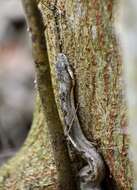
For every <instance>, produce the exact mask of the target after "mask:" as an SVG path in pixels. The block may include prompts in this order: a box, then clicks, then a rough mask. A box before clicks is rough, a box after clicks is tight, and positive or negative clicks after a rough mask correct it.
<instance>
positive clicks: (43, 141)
mask: <svg viewBox="0 0 137 190" xmlns="http://www.w3.org/2000/svg"><path fill="white" fill-rule="evenodd" d="M114 6H115V1H112V0H105V1H104V0H101V1H99V0H90V1H89V0H87V1H80V0H79V1H78V0H73V1H72V0H69V1H65V0H58V1H56V0H55V1H52V0H50V1H48V0H41V1H40V2H39V7H40V10H41V12H42V14H43V18H44V24H45V35H46V40H47V50H48V58H49V63H50V69H51V79H52V86H53V88H54V94H55V99H56V103H57V107H58V110H59V113H60V118H61V120H62V121H63V116H62V113H61V109H60V100H59V93H58V80H57V75H56V71H55V65H56V62H57V61H56V60H57V55H58V54H59V53H60V52H62V53H64V54H65V55H67V57H68V60H69V62H70V64H71V65H72V67H73V68H74V73H75V79H76V88H75V102H76V105H78V110H77V114H78V117H79V120H80V124H81V126H82V129H83V131H84V133H85V135H86V136H87V138H88V139H89V140H90V141H91V142H94V143H95V144H96V146H97V149H98V150H99V152H100V153H101V155H102V157H103V159H104V161H105V164H106V176H105V181H104V184H103V185H104V187H105V189H109V190H110V189H121V190H122V189H127V190H128V189H132V170H131V165H130V163H129V159H128V155H127V153H128V144H129V143H128V137H127V135H126V129H127V117H126V116H127V113H126V106H125V100H124V97H123V90H122V88H123V79H122V65H121V57H120V55H119V52H118V46H117V43H116V38H115V34H114V29H113V22H114V16H113V10H114ZM43 77H45V79H44V80H46V77H47V76H46V75H43ZM38 85H39V83H38ZM39 90H40V89H39ZM42 96H44V94H42V95H40V97H41V99H42V98H43V97H42ZM45 96H46V95H45ZM42 104H44V101H42ZM43 106H45V105H43ZM48 106H49V105H48ZM36 107H37V108H36V112H35V115H34V122H33V127H32V129H31V132H30V134H29V136H28V139H27V141H26V143H25V145H24V147H23V149H22V150H21V151H20V152H19V153H18V154H17V156H16V157H15V158H13V159H11V160H10V161H9V164H8V165H5V166H4V167H3V168H2V170H1V173H0V174H1V176H3V177H1V178H0V182H1V187H2V189H8V188H9V187H10V189H21V190H22V189H57V174H56V170H55V164H54V161H53V154H52V151H51V146H50V143H49V137H48V136H47V135H48V132H47V128H46V126H45V124H44V123H45V120H44V118H43V114H42V110H41V105H40V101H38V102H37V106H36ZM44 113H45V111H44ZM45 117H46V115H45ZM47 123H48V122H47ZM48 124H49V123H48ZM48 124H47V125H48ZM48 127H49V126H48ZM50 137H51V135H50ZM51 141H53V139H52V140H51ZM52 143H53V142H52ZM53 152H54V153H55V150H54V149H53ZM24 155H25V156H24ZM64 167H65V164H64ZM48 187H49V188H48ZM66 189H67V188H66ZM66 189H63V190H66Z"/></svg>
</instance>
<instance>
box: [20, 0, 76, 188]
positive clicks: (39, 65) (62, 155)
mask: <svg viewBox="0 0 137 190" xmlns="http://www.w3.org/2000/svg"><path fill="white" fill-rule="evenodd" d="M22 2H23V5H24V9H25V12H26V16H27V21H28V25H29V28H30V31H31V33H32V46H33V56H34V62H35V66H36V74H37V84H38V90H39V93H40V98H41V102H42V105H43V110H44V115H45V118H46V122H47V126H48V129H49V133H50V138H51V142H52V147H53V153H54V158H55V162H56V167H57V171H58V179H59V189H61V190H76V187H75V182H74V178H73V175H72V170H71V164H70V159H69V155H68V150H67V146H66V141H65V138H64V134H63V128H62V125H61V121H60V118H59V114H58V110H57V106H56V103H55V97H54V93H53V87H52V82H51V74H50V65H49V59H48V52H47V47H46V40H45V36H44V24H43V20H42V16H41V14H40V11H39V9H38V7H37V3H36V0H22Z"/></svg>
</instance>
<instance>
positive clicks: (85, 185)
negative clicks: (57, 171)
mask: <svg viewBox="0 0 137 190" xmlns="http://www.w3.org/2000/svg"><path fill="white" fill-rule="evenodd" d="M56 70H57V75H58V80H59V93H60V98H61V108H62V111H63V114H64V122H65V125H66V128H65V130H64V133H65V135H66V138H67V140H68V141H69V142H70V143H71V144H72V145H73V147H74V149H75V150H76V151H77V152H78V153H79V155H81V157H82V158H83V159H84V160H85V161H86V162H87V165H86V166H84V167H83V168H82V169H81V170H80V172H79V173H78V174H77V175H78V178H79V189H80V190H101V187H100V183H101V182H102V180H103V178H104V173H105V172H104V163H103V161H102V158H101V156H100V154H99V153H98V152H97V150H96V148H95V147H94V145H92V143H91V142H89V141H88V140H87V139H86V137H85V136H84V134H83V132H82V130H81V127H80V123H79V120H78V117H77V113H76V108H75V103H74V87H75V79H74V74H73V70H72V67H71V66H70V64H69V62H68V60H67V57H66V56H65V55H64V54H63V53H60V54H58V57H57V64H56Z"/></svg>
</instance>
